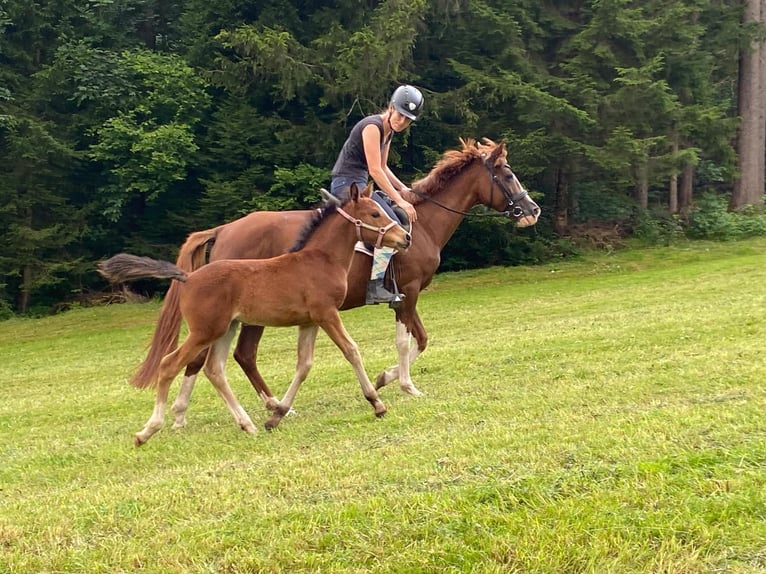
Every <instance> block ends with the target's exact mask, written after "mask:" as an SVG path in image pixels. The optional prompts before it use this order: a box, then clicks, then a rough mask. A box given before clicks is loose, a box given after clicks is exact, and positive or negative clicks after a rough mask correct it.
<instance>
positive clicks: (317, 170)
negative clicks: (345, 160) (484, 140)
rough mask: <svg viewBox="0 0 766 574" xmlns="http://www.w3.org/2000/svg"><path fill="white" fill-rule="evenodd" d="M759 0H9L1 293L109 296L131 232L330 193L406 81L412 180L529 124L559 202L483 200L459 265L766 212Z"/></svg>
mask: <svg viewBox="0 0 766 574" xmlns="http://www.w3.org/2000/svg"><path fill="white" fill-rule="evenodd" d="M759 1H760V0H748V1H747V2H736V1H732V0H719V1H715V0H714V1H709V0H705V1H702V0H640V1H627V0H548V1H543V2H540V1H539V0H518V1H514V2H510V1H507V0H430V1H428V0H387V1H379V2H378V1H356V0H339V1H336V2H313V1H308V0H305V1H300V0H291V1H290V0H262V1H243V0H217V1H215V2H211V1H210V0H204V1H203V0H50V1H31V0H4V1H3V2H2V3H0V317H8V316H11V315H13V314H19V313H45V312H50V310H51V309H55V308H57V307H60V306H61V304H62V303H71V302H76V301H78V300H81V301H82V300H85V298H87V296H88V295H89V294H91V293H93V292H94V291H98V290H101V289H104V288H105V284H104V283H103V281H102V280H101V279H100V278H99V277H98V276H97V274H96V273H95V271H94V267H95V262H96V261H98V260H99V259H102V258H104V257H106V256H110V255H112V254H114V253H117V252H119V251H129V252H132V253H136V254H145V255H151V256H153V257H159V258H165V259H174V258H175V254H176V251H177V248H178V246H179V245H180V244H181V243H182V241H183V240H184V238H185V237H186V235H187V234H188V233H190V232H191V231H194V230H198V229H204V228H208V227H213V226H216V225H220V224H222V223H225V222H227V221H230V220H232V219H235V218H237V217H239V216H241V215H243V214H245V213H247V212H249V211H252V210H263V209H278V210H283V209H294V208H303V207H306V206H309V205H313V204H315V203H316V202H317V200H318V193H317V190H318V188H319V187H322V186H328V185H329V173H330V169H331V167H332V164H333V162H334V160H335V157H336V155H337V152H338V150H339V149H340V147H341V145H342V143H343V141H344V139H345V137H346V135H347V133H348V131H349V129H350V127H351V126H352V125H353V124H354V123H355V122H356V121H357V120H358V119H359V118H360V117H362V116H363V115H366V114H369V113H374V112H377V111H380V110H382V109H383V108H384V107H385V106H386V103H387V98H388V97H389V95H390V93H391V91H392V90H393V89H394V88H395V87H396V86H397V85H398V84H400V83H411V84H415V85H417V86H418V87H420V88H421V89H422V91H423V92H424V94H425V96H426V107H425V113H424V116H423V118H422V120H420V121H418V122H417V123H416V124H415V125H413V126H412V127H410V128H409V129H408V131H407V132H405V133H404V134H402V135H400V136H399V137H397V138H395V140H394V145H393V149H392V157H391V162H390V163H391V165H392V167H393V169H394V171H395V172H396V173H397V174H399V175H400V177H401V179H402V180H403V181H411V180H413V179H416V178H418V177H420V176H422V175H423V174H424V173H426V172H428V171H429V170H430V169H431V167H433V165H434V164H435V163H436V161H437V160H438V159H439V158H440V157H441V155H442V154H443V153H444V152H445V151H447V150H449V149H453V148H457V147H459V142H458V138H460V137H463V138H477V139H478V138H481V137H489V138H491V139H493V140H496V141H499V140H505V141H507V144H508V148H509V150H510V153H509V158H510V163H511V166H512V167H513V169H514V171H515V172H516V173H517V175H518V176H519V178H520V179H521V181H522V182H523V183H524V184H525V185H526V187H528V188H529V189H530V191H531V192H532V193H533V195H534V197H535V199H536V200H537V201H538V203H539V204H540V205H541V207H542V208H543V210H544V216H543V220H542V221H541V223H540V224H539V225H538V226H537V228H536V229H534V230H531V231H530V230H523V231H518V230H515V229H514V228H513V226H511V225H510V224H508V223H507V222H504V221H501V220H499V219H492V218H479V217H477V218H468V219H466V221H465V222H464V223H463V224H462V225H461V227H460V229H459V230H458V233H457V234H456V235H455V237H453V239H452V241H451V242H450V244H449V245H448V247H447V249H446V250H445V253H444V257H443V269H463V268H468V267H476V266H483V265H491V264H504V265H512V264H520V263H535V262H541V261H547V260H550V259H552V258H556V257H563V256H567V255H569V254H572V253H574V252H576V250H577V249H578V248H581V247H582V246H583V245H588V244H590V245H595V246H602V247H603V246H606V247H609V248H611V247H613V246H615V245H616V244H617V243H619V242H620V241H622V240H624V239H625V238H626V237H629V236H630V237H633V238H637V239H640V240H643V241H647V242H655V243H658V242H666V241H670V240H672V239H673V238H674V237H682V236H683V237H690V238H698V237H703V238H716V239H728V238H732V237H737V236H741V235H752V234H760V233H764V232H766V222H765V220H764V217H763V216H762V215H761V202H762V198H763V180H764V177H763V165H762V164H763V158H764V152H763V147H762V145H763V144H760V145H761V148H760V152H758V148H757V145H758V144H756V152H755V154H754V155H752V154H751V155H747V154H746V153H745V152H744V151H743V149H744V148H743V147H742V146H743V141H744V139H743V133H742V130H741V128H742V126H754V127H755V128H756V132H757V133H756V135H755V136H752V137H755V138H756V141H762V140H763V135H762V133H761V132H762V131H764V130H763V129H762V128H761V127H760V126H761V125H762V124H763V123H764V113H763V107H760V108H759V107H758V105H759V104H758V99H759V97H760V100H764V98H763V97H762V96H763V92H759V91H758V90H760V89H761V85H762V84H766V82H761V80H760V79H759V78H760V76H759V75H758V74H759V70H758V64H757V60H755V61H756V64H755V65H754V66H753V65H751V66H750V67H748V63H751V64H752V61H751V59H750V58H751V57H752V56H754V55H755V56H757V55H758V54H759V50H760V46H761V44H762V37H763V35H762V28H761V25H760V22H761V21H762V20H763V19H764V18H762V17H761V14H762V13H763V14H764V15H766V9H763V12H758V11H755V12H754V11H753V10H754V6H755V7H758V6H759V4H758V2H759ZM764 78H765V79H766V74H765V75H764ZM748 97H749V98H750V100H748ZM752 101H755V103H754V104H753V103H752ZM749 102H750V103H749ZM748 106H750V107H748ZM752 106H755V107H752ZM753 110H755V111H753ZM758 110H760V111H758ZM759 114H760V115H759ZM741 120H744V121H741ZM748 137H749V136H748ZM758 137H760V138H761V140H757V138H758ZM747 149H750V148H747ZM747 153H751V152H749V151H748V152H747ZM758 153H760V156H759V155H758ZM753 157H754V158H756V159H752V160H747V161H746V162H745V163H743V158H745V159H747V158H753ZM758 158H760V159H758ZM758 162H760V165H758V166H756V165H755V164H757V163H758ZM750 167H752V168H753V169H756V170H757V169H760V170H761V171H760V172H759V171H755V172H753V173H755V175H754V180H753V179H746V178H745V177H744V175H743V174H745V172H747V170H748V169H749V168H750ZM752 181H755V183H752ZM742 182H746V184H745V185H743V183H742Z"/></svg>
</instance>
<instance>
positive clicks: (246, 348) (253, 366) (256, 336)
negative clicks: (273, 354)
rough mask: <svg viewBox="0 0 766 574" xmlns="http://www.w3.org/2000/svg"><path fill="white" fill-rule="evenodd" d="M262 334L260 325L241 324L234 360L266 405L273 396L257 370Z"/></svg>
mask: <svg viewBox="0 0 766 574" xmlns="http://www.w3.org/2000/svg"><path fill="white" fill-rule="evenodd" d="M262 336H263V327H261V326H260V325H242V329H241V330H240V332H239V339H238V340H237V347H236V348H235V349H234V360H235V361H237V363H238V364H239V366H240V368H241V369H242V371H243V372H244V373H245V375H246V376H247V378H248V380H249V381H250V384H251V385H253V388H254V389H255V392H256V393H258V396H259V397H261V400H262V401H263V403H264V404H265V405H267V406H268V404H269V402H270V399H271V398H273V397H274V395H273V394H272V393H271V390H269V387H268V386H267V385H266V381H264V380H263V377H262V376H261V373H259V372H258V361H257V358H256V357H257V354H258V343H259V342H260V341H261V337H262Z"/></svg>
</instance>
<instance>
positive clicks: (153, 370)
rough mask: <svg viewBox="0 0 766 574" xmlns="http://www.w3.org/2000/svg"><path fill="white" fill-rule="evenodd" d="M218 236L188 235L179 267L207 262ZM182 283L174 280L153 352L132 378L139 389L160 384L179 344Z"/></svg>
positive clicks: (209, 233) (191, 267) (215, 231)
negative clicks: (163, 366)
mask: <svg viewBox="0 0 766 574" xmlns="http://www.w3.org/2000/svg"><path fill="white" fill-rule="evenodd" d="M216 235H218V228H217V227H216V228H213V229H207V230H205V231H196V232H194V233H191V234H190V235H189V237H187V238H186V242H185V243H184V244H183V245H182V246H181V249H180V250H179V252H178V258H177V259H176V265H175V267H176V268H177V269H178V270H179V271H181V272H186V273H191V272H192V271H194V270H195V269H199V268H200V267H202V266H203V265H204V264H205V247H206V246H207V244H208V243H209V242H210V241H213V240H214V239H215V237H216ZM180 290H181V285H180V284H179V283H178V282H176V281H173V282H172V283H171V284H170V288H169V289H168V292H167V293H166V294H165V300H164V301H163V303H162V309H160V315H159V317H157V326H156V327H155V329H154V334H153V335H152V340H151V342H150V343H149V352H148V353H147V355H146V358H145V359H144V361H143V362H142V363H141V365H139V367H138V370H137V371H136V372H135V373H134V374H133V376H132V377H131V378H130V384H131V385H133V386H134V387H138V388H139V389H145V388H151V387H154V386H155V385H156V384H157V374H158V370H159V367H160V361H162V358H163V357H164V356H165V355H167V354H168V353H171V352H173V351H175V349H176V348H177V347H178V334H179V333H180V332H181V318H182V317H181V308H180V306H179V296H180Z"/></svg>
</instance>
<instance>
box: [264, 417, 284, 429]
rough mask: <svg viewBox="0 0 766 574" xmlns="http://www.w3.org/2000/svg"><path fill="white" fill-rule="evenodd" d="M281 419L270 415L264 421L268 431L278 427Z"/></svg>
mask: <svg viewBox="0 0 766 574" xmlns="http://www.w3.org/2000/svg"><path fill="white" fill-rule="evenodd" d="M279 420H280V419H278V418H275V417H269V418H268V419H266V422H265V423H263V426H264V428H265V429H266V430H267V431H272V430H274V429H275V428H277V425H279Z"/></svg>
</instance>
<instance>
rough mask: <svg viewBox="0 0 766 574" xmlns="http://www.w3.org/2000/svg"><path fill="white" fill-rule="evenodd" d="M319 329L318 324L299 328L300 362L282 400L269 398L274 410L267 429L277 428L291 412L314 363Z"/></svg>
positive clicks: (271, 408)
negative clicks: (299, 390) (296, 396)
mask: <svg viewBox="0 0 766 574" xmlns="http://www.w3.org/2000/svg"><path fill="white" fill-rule="evenodd" d="M318 330H319V327H317V326H316V325H304V326H302V327H299V328H298V362H297V364H296V366H295V375H293V380H292V381H291V382H290V386H289V387H288V389H287V392H286V393H285V396H284V397H282V400H281V401H278V400H276V399H275V398H274V397H271V398H270V399H269V400H268V402H267V404H266V406H267V407H268V408H269V409H270V410H272V411H274V412H273V413H271V416H270V417H269V418H268V419H267V420H266V424H265V426H266V430H271V429H274V428H276V426H277V425H278V424H279V421H281V420H282V417H284V416H285V415H286V414H287V413H289V412H290V409H291V408H292V406H293V401H294V400H295V395H296V394H298V389H299V388H300V386H301V383H303V381H305V380H306V377H307V376H308V374H309V371H310V370H311V366H312V365H313V364H314V343H315V342H316V338H317V331H318Z"/></svg>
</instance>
